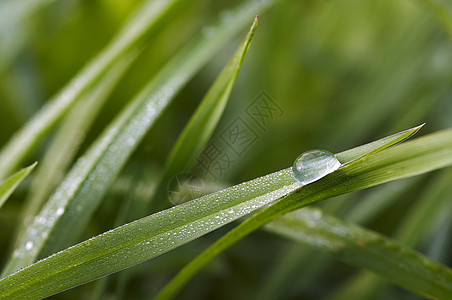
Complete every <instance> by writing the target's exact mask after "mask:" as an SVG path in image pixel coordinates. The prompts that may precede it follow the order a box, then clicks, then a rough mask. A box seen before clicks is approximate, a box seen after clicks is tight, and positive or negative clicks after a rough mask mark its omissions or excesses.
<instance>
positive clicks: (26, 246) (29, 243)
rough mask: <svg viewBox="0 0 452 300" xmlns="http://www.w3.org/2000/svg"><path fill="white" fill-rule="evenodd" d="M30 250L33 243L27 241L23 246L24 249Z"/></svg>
mask: <svg viewBox="0 0 452 300" xmlns="http://www.w3.org/2000/svg"><path fill="white" fill-rule="evenodd" d="M31 248H33V242H32V241H28V242H27V244H26V245H25V249H27V250H30V249H31Z"/></svg>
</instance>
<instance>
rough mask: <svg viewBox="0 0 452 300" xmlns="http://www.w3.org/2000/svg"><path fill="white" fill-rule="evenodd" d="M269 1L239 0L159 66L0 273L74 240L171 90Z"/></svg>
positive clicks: (91, 151)
mask: <svg viewBox="0 0 452 300" xmlns="http://www.w3.org/2000/svg"><path fill="white" fill-rule="evenodd" d="M271 3H272V1H268V2H260V1H249V2H246V3H244V4H243V5H240V6H239V7H238V8H237V10H236V11H235V12H234V13H233V14H231V16H232V19H228V20H220V22H219V23H218V25H217V26H216V27H214V28H211V29H212V31H211V32H212V33H213V35H209V36H202V37H201V38H200V39H199V40H197V41H194V42H193V43H192V44H190V45H188V47H186V48H185V49H183V50H182V51H181V52H180V53H179V54H178V55H176V56H175V57H174V58H173V59H172V60H171V61H170V62H169V63H168V64H167V65H166V66H165V67H164V68H163V69H162V71H161V72H160V73H159V74H158V75H157V76H156V77H155V78H154V79H153V80H152V81H151V82H150V83H149V84H148V85H147V86H146V87H145V88H144V89H143V90H142V91H141V92H140V93H139V95H138V96H137V97H136V98H135V99H134V100H133V101H132V102H131V103H130V105H128V106H127V107H126V108H125V109H124V110H123V111H122V112H121V114H120V115H119V116H118V117H117V118H116V119H115V120H114V121H113V122H112V124H111V125H110V126H109V127H108V128H107V130H106V131H105V132H104V133H103V134H102V135H101V136H100V137H99V139H98V140H97V141H96V142H95V143H94V145H92V147H91V148H90V149H89V150H88V152H87V153H86V154H85V155H84V156H83V157H82V158H81V159H79V161H78V163H77V164H76V165H75V166H74V168H73V169H72V170H71V171H70V173H69V174H68V176H67V177H66V179H65V180H64V182H63V183H62V184H61V185H60V186H59V188H58V189H57V190H56V192H55V193H54V195H53V196H52V197H51V199H50V200H49V201H48V202H47V203H46V205H45V206H44V207H43V209H42V211H41V213H40V214H39V215H38V216H37V217H36V218H35V219H34V222H33V225H32V226H30V227H29V228H28V230H27V232H26V233H25V235H24V236H23V238H22V239H21V241H19V244H18V246H17V248H16V251H14V253H13V256H12V258H11V259H10V260H9V262H8V264H7V266H6V267H5V269H4V270H3V273H2V274H3V275H7V274H11V273H12V272H14V271H15V270H18V269H19V268H21V267H24V266H26V265H28V264H31V263H32V262H34V261H35V260H36V259H37V258H38V257H39V256H41V257H44V256H47V255H50V254H52V253H54V252H55V251H58V250H61V249H63V248H65V247H67V246H69V245H71V244H72V243H73V242H74V240H75V239H76V238H77V237H78V234H79V233H80V231H81V230H82V229H83V227H84V226H85V224H86V223H87V221H88V220H89V217H90V216H91V214H92V213H93V212H94V210H95V209H96V208H97V206H98V204H99V203H100V200H101V197H102V196H103V194H104V193H105V191H106V190H107V188H108V186H109V184H110V183H111V182H112V181H113V179H114V178H115V177H116V175H117V174H118V172H119V171H120V169H121V167H122V166H123V164H124V163H125V162H126V160H127V158H128V157H129V155H130V154H131V153H132V151H133V150H134V149H135V148H136V146H137V145H138V143H139V142H140V140H141V139H142V138H143V136H144V135H145V133H146V132H147V130H148V129H149V128H150V127H151V125H152V124H153V123H154V121H155V120H156V118H157V117H158V116H159V115H160V113H161V112H162V111H163V109H164V108H165V107H166V106H167V105H168V104H169V101H170V100H171V99H172V98H173V96H174V94H175V93H176V92H177V91H178V90H179V89H180V88H182V86H183V84H185V83H186V82H187V81H188V80H189V79H190V78H191V76H193V75H194V73H195V72H196V71H197V70H199V69H200V68H201V67H202V65H203V64H205V63H206V62H207V61H208V59H209V58H210V57H211V56H212V55H213V54H214V53H215V52H216V51H217V50H218V49H219V48H220V47H222V46H223V45H224V44H225V43H226V42H227V41H228V39H229V38H230V37H232V36H233V35H234V34H235V33H237V32H238V31H239V30H240V29H241V28H242V27H243V26H244V24H246V22H247V19H248V20H249V19H250V16H254V15H255V12H256V10H260V9H264V8H265V7H267V6H268V5H270V4H271ZM232 20H234V22H232ZM35 232H40V233H41V234H39V235H36V234H35ZM27 245H28V247H27ZM29 245H32V247H30V246H29Z"/></svg>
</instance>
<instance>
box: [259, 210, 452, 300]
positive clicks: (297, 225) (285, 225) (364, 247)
mask: <svg viewBox="0 0 452 300" xmlns="http://www.w3.org/2000/svg"><path fill="white" fill-rule="evenodd" d="M266 228H267V229H269V230H270V231H272V232H276V233H278V234H280V235H282V236H285V237H288V238H290V239H293V240H295V241H299V242H302V243H305V244H308V245H310V246H311V247H315V248H317V249H319V250H321V251H327V252H329V253H331V254H332V255H334V256H335V257H337V258H339V259H341V260H345V261H346V262H348V263H351V264H353V265H356V266H358V267H364V268H367V269H370V270H372V271H373V272H375V273H377V274H379V275H380V276H382V277H383V278H384V279H385V280H388V281H391V282H393V283H395V284H398V285H401V286H403V287H405V288H407V289H409V290H411V291H413V292H416V293H419V294H421V295H424V296H426V297H429V298H430V297H431V298H438V299H450V298H451V297H452V270H450V269H449V268H447V267H445V266H443V265H441V264H438V263H435V262H433V261H431V260H429V259H428V258H426V257H425V256H423V255H421V254H420V253H417V252H415V251H413V250H411V249H410V248H406V247H404V246H402V245H401V244H398V243H397V242H395V241H392V240H390V239H388V238H386V237H384V236H382V235H379V234H377V233H375V232H372V231H370V230H366V229H363V228H361V227H359V226H357V225H353V224H350V223H346V222H343V221H341V220H339V219H337V218H334V217H332V216H328V215H325V214H322V212H321V210H318V209H311V208H305V209H301V210H298V211H296V212H293V213H290V214H287V215H285V216H282V217H280V218H278V219H276V220H274V221H273V222H271V223H269V224H267V225H266Z"/></svg>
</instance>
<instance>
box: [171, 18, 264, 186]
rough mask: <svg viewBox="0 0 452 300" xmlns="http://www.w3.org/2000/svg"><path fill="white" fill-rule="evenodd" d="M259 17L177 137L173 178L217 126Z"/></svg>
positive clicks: (195, 154)
mask: <svg viewBox="0 0 452 300" xmlns="http://www.w3.org/2000/svg"><path fill="white" fill-rule="evenodd" d="M257 20H258V18H257V17H256V18H255V19H254V22H253V25H252V26H251V29H250V31H249V32H248V35H247V36H246V37H245V40H244V41H243V42H242V44H241V45H240V47H239V49H237V51H236V52H235V53H234V55H233V57H232V58H231V60H230V61H229V62H228V64H227V65H226V66H225V67H224V69H223V70H222V71H221V73H220V75H218V77H217V79H216V80H215V82H214V84H213V85H212V86H211V87H210V88H209V91H208V92H207V94H206V95H205V96H204V99H203V100H202V102H201V104H200V105H199V107H198V109H197V110H196V112H195V113H194V114H193V116H192V117H191V119H190V121H189V122H188V124H187V126H186V127H185V128H184V130H183V131H182V133H181V135H180V136H179V138H178V140H177V141H176V143H175V146H174V148H173V149H172V151H171V153H170V155H169V157H168V160H167V162H166V165H165V172H166V176H165V178H171V177H172V176H174V175H175V174H176V173H177V172H181V171H185V170H186V169H187V168H189V167H190V165H191V164H193V162H194V160H195V158H196V156H197V155H198V154H199V153H200V152H201V150H202V149H203V148H204V146H205V145H206V143H207V142H208V140H209V138H210V136H211V135H212V133H213V131H214V130H215V127H216V125H217V124H218V122H219V121H220V118H221V115H222V114H223V111H224V109H225V107H226V104H227V102H228V98H229V95H230V94H231V90H232V87H233V85H234V82H235V79H236V78H237V75H238V73H239V70H240V67H241V66H242V62H243V60H244V59H245V55H246V53H247V52H248V48H249V46H250V44H251V41H252V39H253V36H254V32H255V31H256V27H257ZM194 137H197V138H194Z"/></svg>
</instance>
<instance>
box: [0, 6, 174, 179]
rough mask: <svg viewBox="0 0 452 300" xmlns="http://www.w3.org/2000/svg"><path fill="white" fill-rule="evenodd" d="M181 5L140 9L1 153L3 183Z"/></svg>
mask: <svg viewBox="0 0 452 300" xmlns="http://www.w3.org/2000/svg"><path fill="white" fill-rule="evenodd" d="M177 1H178V0H169V1H166V0H158V1H145V2H144V3H143V4H142V5H141V6H140V7H138V8H137V10H136V11H135V14H134V15H133V16H132V18H131V19H130V20H129V21H128V22H127V23H126V24H125V26H124V27H123V28H122V29H121V31H120V32H119V33H118V34H117V35H116V37H115V38H114V39H113V40H112V41H111V43H110V44H109V45H107V46H106V47H105V49H104V50H103V51H102V52H101V53H99V55H98V56H97V57H95V58H94V59H93V61H92V62H91V63H89V64H88V65H87V66H86V67H85V68H84V69H82V70H81V71H80V73H79V74H78V75H77V76H76V77H75V78H74V79H72V81H71V82H70V83H69V84H68V85H67V86H66V87H64V88H63V89H62V90H61V92H60V93H58V94H57V95H56V96H54V97H53V98H52V99H50V100H49V101H48V103H47V104H46V105H45V106H44V107H43V108H42V109H41V110H40V111H39V112H38V113H37V114H35V115H34V117H33V118H32V119H31V120H30V121H29V122H28V123H27V124H25V126H24V127H23V128H22V129H21V130H20V131H18V132H17V133H16V134H15V135H14V136H13V137H12V138H11V140H10V141H9V143H8V144H6V145H5V146H4V147H3V149H2V151H1V152H0V179H1V178H3V177H5V176H7V175H8V174H9V173H10V172H12V170H14V169H15V168H17V166H18V165H19V164H20V162H21V161H22V160H23V159H24V158H25V157H26V156H27V155H28V154H29V153H30V152H31V151H33V149H34V148H35V147H36V146H37V144H38V143H39V142H40V141H41V139H42V138H43V137H44V136H45V135H46V133H47V132H48V131H49V130H50V129H51V128H52V127H53V126H54V125H55V124H56V123H57V121H58V120H59V119H60V118H61V117H62V116H63V115H64V114H65V113H66V112H67V111H68V109H69V108H70V107H71V106H72V105H74V103H76V102H77V101H78V100H79V99H80V97H81V95H82V94H83V93H85V92H86V91H87V90H89V88H90V87H91V86H92V85H93V84H95V83H96V82H97V81H98V80H99V79H100V78H101V76H102V75H103V74H105V72H107V71H108V69H109V68H110V67H111V66H112V65H113V63H114V62H115V61H117V60H118V59H119V58H120V57H122V56H123V55H124V54H125V53H126V52H127V51H128V50H130V49H131V47H133V46H134V45H136V44H137V43H138V41H139V40H140V39H141V38H142V37H143V35H144V34H145V33H146V32H147V31H149V30H150V28H151V27H152V26H153V25H155V24H156V23H157V22H158V21H160V20H161V19H162V18H164V17H165V14H166V12H167V11H168V10H169V8H170V7H171V6H172V5H174V3H176V2H177Z"/></svg>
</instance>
